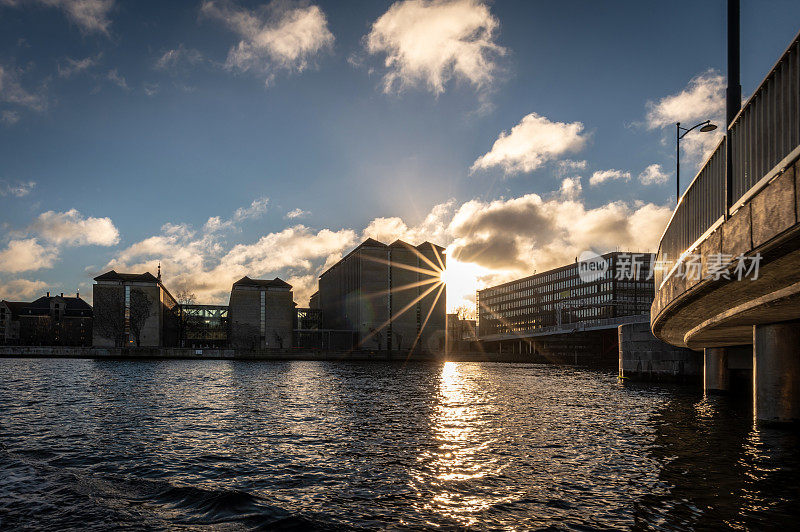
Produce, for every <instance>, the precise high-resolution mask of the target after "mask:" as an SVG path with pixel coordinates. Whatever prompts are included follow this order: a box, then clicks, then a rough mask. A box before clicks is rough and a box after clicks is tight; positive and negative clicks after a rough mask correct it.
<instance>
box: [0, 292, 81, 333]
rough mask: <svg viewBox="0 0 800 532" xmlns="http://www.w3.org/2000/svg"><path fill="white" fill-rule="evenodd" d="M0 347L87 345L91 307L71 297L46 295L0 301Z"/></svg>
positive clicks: (77, 298)
mask: <svg viewBox="0 0 800 532" xmlns="http://www.w3.org/2000/svg"><path fill="white" fill-rule="evenodd" d="M0 344H6V345H42V346H44V345H47V346H58V345H64V346H90V345H92V307H91V305H89V304H88V303H87V302H86V301H84V300H83V299H81V298H80V295H76V296H75V297H69V296H64V294H61V295H60V296H51V295H50V292H48V293H47V295H46V296H43V297H40V298H39V299H37V300H35V301H32V302H30V303H28V302H19V301H2V302H0Z"/></svg>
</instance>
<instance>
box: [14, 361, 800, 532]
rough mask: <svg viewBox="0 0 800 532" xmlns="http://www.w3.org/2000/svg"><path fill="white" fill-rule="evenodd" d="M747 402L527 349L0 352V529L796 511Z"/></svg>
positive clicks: (559, 519) (778, 446)
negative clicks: (561, 363)
mask: <svg viewBox="0 0 800 532" xmlns="http://www.w3.org/2000/svg"><path fill="white" fill-rule="evenodd" d="M751 411H752V408H751V405H750V403H749V401H748V400H747V399H746V398H745V399H740V398H720V397H710V398H704V397H703V396H702V394H698V393H697V392H696V390H695V389H694V387H678V386H659V385H638V384H627V383H626V384H620V383H618V381H617V379H616V376H615V375H613V374H611V373H604V372H597V371H589V370H583V369H576V368H569V367H557V366H546V365H533V364H530V365H528V364H497V363H452V362H448V363H444V364H433V363H431V364H422V363H414V364H407V365H403V364H400V363H393V364H389V363H374V364H367V363H363V364H358V363H328V362H244V361H130V362H127V361H91V360H48V359H0V529H3V530H5V529H25V528H30V529H41V528H48V529H58V530H62V529H67V528H75V529H82V530H91V529H95V530H108V529H112V528H128V529H134V528H135V529H170V530H181V529H186V530H191V529H197V528H203V529H209V525H211V527H210V528H211V529H219V530H237V529H252V528H267V529H271V528H282V529H296V530H306V529H342V528H354V529H419V528H428V529H430V528H442V529H454V528H463V527H466V528H474V529H511V528H513V529H532V528H550V529H576V530H587V529H620V528H622V529H631V528H633V529H659V530H676V529H697V528H708V527H718V526H727V527H731V528H751V529H752V528H756V529H759V528H780V527H782V526H783V527H786V528H789V527H792V528H793V525H795V524H796V522H797V520H798V517H800V493H798V490H799V489H800V488H799V483H800V481H799V480H798V479H799V478H800V475H799V474H798V473H800V451H799V450H798V449H799V448H798V443H799V442H800V439H799V438H798V435H797V433H796V432H791V431H787V430H785V429H773V428H763V427H755V426H754V424H753V422H752V414H751Z"/></svg>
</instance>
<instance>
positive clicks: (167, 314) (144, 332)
mask: <svg viewBox="0 0 800 532" xmlns="http://www.w3.org/2000/svg"><path fill="white" fill-rule="evenodd" d="M94 280H95V285H94V310H95V312H94V316H95V319H94V328H93V331H94V332H93V342H92V344H93V345H94V346H96V347H115V346H116V347H126V346H142V347H175V346H177V345H178V342H179V333H180V312H179V307H178V302H177V301H176V300H175V298H174V297H172V294H170V293H169V291H168V290H167V289H166V288H165V287H164V285H163V284H161V275H160V273H159V276H158V277H154V276H153V274H151V273H150V272H145V273H118V272H116V271H114V270H111V271H109V272H106V273H104V274H102V275H100V276H98V277H95V278H94Z"/></svg>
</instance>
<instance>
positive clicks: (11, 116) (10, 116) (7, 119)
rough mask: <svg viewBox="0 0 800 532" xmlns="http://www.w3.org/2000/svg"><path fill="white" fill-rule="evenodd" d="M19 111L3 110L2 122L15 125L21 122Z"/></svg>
mask: <svg viewBox="0 0 800 532" xmlns="http://www.w3.org/2000/svg"><path fill="white" fill-rule="evenodd" d="M19 118H20V116H19V113H18V112H17V111H8V110H6V111H3V112H2V113H0V122H3V123H4V124H8V125H13V124H16V123H17V122H19Z"/></svg>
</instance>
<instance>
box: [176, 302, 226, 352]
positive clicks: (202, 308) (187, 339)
mask: <svg viewBox="0 0 800 532" xmlns="http://www.w3.org/2000/svg"><path fill="white" fill-rule="evenodd" d="M180 309H181V342H180V344H181V347H193V348H220V347H227V345H228V336H229V333H230V326H229V323H228V306H227V305H193V304H186V305H181V306H180Z"/></svg>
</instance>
